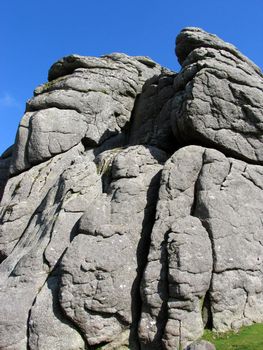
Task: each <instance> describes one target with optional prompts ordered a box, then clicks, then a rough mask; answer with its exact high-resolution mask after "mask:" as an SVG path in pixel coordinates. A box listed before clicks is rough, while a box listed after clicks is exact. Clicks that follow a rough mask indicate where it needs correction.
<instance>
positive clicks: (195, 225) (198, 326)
mask: <svg viewBox="0 0 263 350" xmlns="http://www.w3.org/2000/svg"><path fill="white" fill-rule="evenodd" d="M262 171H263V168H262V166H258V165H250V164H246V163H245V162H242V161H239V160H235V159H232V158H227V157H226V156H224V155H223V154H222V153H220V152H218V151H215V150H212V149H204V148H201V147H198V146H189V147H186V148H182V149H180V150H179V151H177V152H176V153H175V154H174V156H173V157H172V158H170V159H169V161H168V162H167V163H166V165H165V167H164V170H163V174H162V180H161V184H162V185H161V188H160V192H159V198H160V199H159V202H158V205H157V214H156V222H155V225H154V228H153V232H152V243H151V250H150V253H149V256H148V264H147V268H146V270H145V273H144V278H143V282H142V288H141V291H142V298H143V309H142V311H143V312H142V318H141V321H140V337H141V342H142V348H145V349H148V348H149V349H155V348H156V349H158V348H160V346H161V343H163V344H164V346H165V348H166V349H174V348H176V349H177V348H179V347H180V346H183V347H185V346H186V345H187V343H188V342H191V341H193V340H194V339H196V338H198V337H200V336H201V335H202V331H203V324H202V306H203V302H204V299H205V298H208V299H209V300H210V308H211V309H210V310H209V313H211V320H210V322H212V326H213V328H214V329H215V330H217V331H227V330H230V329H235V328H239V327H241V326H242V325H248V324H251V323H253V322H262V320H263V318H262V315H263V313H262V297H263V296H262V292H263V290H262V287H261V281H262V256H263V250H262V249H263V247H262V217H263V211H262V201H263V193H262V188H263V187H262V181H263V177H262ZM199 226H200V228H199ZM194 232H195V233H196V235H197V237H195V235H194V234H193V233H194ZM202 232H203V233H202ZM175 233H176V234H175ZM199 239H200V241H199ZM210 241H211V242H210ZM206 242H207V243H206ZM184 245H185V246H184ZM211 246H212V250H211ZM209 247H210V248H209ZM171 252H172V254H171ZM191 258H192V259H191ZM212 260H213V269H212ZM192 264H193V265H192ZM209 266H210V268H209ZM195 269H196V270H195ZM194 270H195V271H194ZM210 281H211V282H210ZM210 283H211V285H210ZM160 291H162V292H161V293H160ZM194 297H195V298H196V303H195V302H194V301H195V298H194ZM198 300H199V304H198V303H197V301H198ZM184 312H185V313H186V314H185V315H184ZM180 315H181V319H180ZM165 319H166V320H165ZM180 321H181V323H180Z"/></svg>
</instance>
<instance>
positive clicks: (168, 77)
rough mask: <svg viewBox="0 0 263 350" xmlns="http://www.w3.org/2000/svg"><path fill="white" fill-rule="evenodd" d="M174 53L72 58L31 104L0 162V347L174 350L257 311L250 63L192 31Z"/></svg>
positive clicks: (255, 93)
mask: <svg viewBox="0 0 263 350" xmlns="http://www.w3.org/2000/svg"><path fill="white" fill-rule="evenodd" d="M176 54H177V57H178V60H179V62H180V63H181V65H182V69H181V71H180V72H178V73H175V72H171V71H169V70H168V69H166V68H163V67H161V66H160V65H158V64H157V63H155V62H154V61H152V60H151V59H150V58H148V57H129V56H127V55H124V54H111V55H107V56H103V57H101V58H96V57H83V56H77V55H72V56H68V57H65V58H63V59H61V60H59V61H58V62H56V63H55V64H54V65H53V66H52V67H51V68H50V70H49V75H48V79H49V82H48V83H46V84H44V85H42V86H40V87H38V88H36V90H35V91H34V97H33V98H32V99H31V100H29V101H28V102H27V105H26V113H25V114H24V116H23V117H22V120H21V122H20V125H19V127H18V131H17V137H16V141H15V144H14V145H13V146H12V147H11V148H9V149H8V150H7V151H6V152H5V153H4V154H3V155H2V156H1V158H0V196H1V197H2V200H1V207H0V214H1V227H0V262H1V263H0V349H3V350H28V349H30V350H50V349H54V350H59V349H63V350H84V349H96V348H101V349H105V350H107V349H108V350H110V349H133V350H137V349H138V350H139V349H142V350H148V349H149V350H151V349H152V350H159V349H166V350H179V349H180V350H181V349H186V348H187V347H188V346H190V344H191V343H193V345H192V347H194V346H195V345H194V344H195V341H196V340H197V339H199V338H200V337H201V336H202V333H203V330H204V328H205V327H208V328H211V329H214V330H216V331H220V332H221V331H223V332H224V331H228V330H231V329H237V328H239V327H241V326H243V325H248V324H251V323H253V322H263V302H262V300H263V265H262V263H263V230H262V222H263V205H262V204H263V166H262V164H263V147H262V141H263V139H262V128H263V79H262V74H261V72H260V70H259V68H258V67H256V66H255V64H253V63H252V62H251V61H249V59H248V58H246V57H245V56H243V55H242V54H241V53H240V52H239V51H238V50H237V49H236V48H235V47H234V46H233V45H231V44H228V43H225V42H224V41H222V40H221V39H219V38H218V37H216V36H215V35H212V34H209V33H206V32H204V31H203V30H201V29H199V28H185V29H183V30H182V31H181V33H180V34H179V35H178V37H177V39H176ZM206 346H210V345H209V344H206Z"/></svg>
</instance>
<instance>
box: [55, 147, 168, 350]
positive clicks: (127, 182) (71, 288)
mask: <svg viewBox="0 0 263 350" xmlns="http://www.w3.org/2000/svg"><path fill="white" fill-rule="evenodd" d="M165 159H166V155H165V153H164V152H162V151H159V150H158V149H155V148H145V147H143V146H134V147H130V148H127V149H125V150H119V153H117V155H115V158H114V159H113V161H112V164H111V163H108V165H107V166H108V167H110V169H107V171H108V172H109V171H110V173H111V175H110V176H111V177H112V182H111V184H110V186H109V187H108V188H107V195H106V194H104V195H103V196H102V197H101V198H100V199H98V200H97V201H96V202H95V203H94V204H93V205H92V207H91V208H89V209H88V211H87V212H86V213H85V214H84V216H83V217H82V218H81V221H80V226H79V232H80V234H79V235H77V237H75V238H74V240H73V242H72V244H71V246H70V248H69V249H68V251H67V252H66V254H65V256H64V257H63V260H62V282H61V293H60V303H61V306H62V308H63V310H64V312H65V313H66V315H67V316H68V317H69V318H70V319H71V320H72V321H73V322H74V323H75V324H76V325H77V326H78V328H80V329H81V330H82V332H83V334H84V336H85V339H86V340H87V343H88V344H89V345H96V344H99V343H103V342H110V341H114V339H115V338H116V337H117V336H119V334H121V333H122V332H124V331H126V330H127V329H129V327H130V326H132V327H134V326H136V320H137V318H138V316H139V314H138V311H139V310H138V306H137V305H136V304H137V303H139V300H138V283H139V277H140V274H141V273H142V268H143V263H144V261H145V260H146V258H147V242H148V240H149V235H150V232H151V227H152V222H153V213H154V208H155V203H156V199H157V198H156V194H157V191H156V188H158V177H159V175H158V173H159V172H160V170H161V169H162V165H161V164H162V163H163V162H164V161H165ZM102 160H103V157H102ZM106 164H107V163H106ZM104 169H105V168H104ZM105 170H106V169H105ZM134 342H136V339H134Z"/></svg>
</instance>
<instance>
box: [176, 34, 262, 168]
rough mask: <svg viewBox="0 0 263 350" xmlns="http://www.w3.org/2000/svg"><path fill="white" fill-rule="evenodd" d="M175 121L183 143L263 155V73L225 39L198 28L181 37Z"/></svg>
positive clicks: (242, 155) (238, 154)
mask: <svg viewBox="0 0 263 350" xmlns="http://www.w3.org/2000/svg"><path fill="white" fill-rule="evenodd" d="M177 53H178V55H179V59H180V60H181V61H182V64H183V68H182V71H181V72H180V73H179V74H178V75H177V76H176V78H175V80H174V88H175V90H177V91H178V92H177V93H175V95H174V98H173V102H172V112H171V123H172V127H173V131H174V134H175V136H176V138H177V139H178V140H179V141H180V142H181V144H189V143H193V142H194V143H199V144H202V145H207V146H211V147H215V148H217V149H220V150H222V151H223V152H225V153H226V154H227V155H230V156H234V157H236V158H239V159H245V160H248V161H253V162H259V163H261V164H262V161H263V152H262V150H263V147H262V142H263V139H262V125H263V124H262V122H263V114H262V104H263V78H262V74H261V72H260V71H259V69H258V68H257V67H255V65H253V64H252V63H251V62H250V61H248V59H246V58H245V57H244V56H242V55H241V54H240V53H238V51H237V50H236V49H234V48H233V47H232V46H230V45H228V44H224V42H222V40H220V39H218V38H216V37H215V36H212V35H210V34H208V33H205V32H203V31H201V30H198V29H191V28H190V29H186V30H184V31H183V32H182V33H181V34H180V35H179V37H178V39H177Z"/></svg>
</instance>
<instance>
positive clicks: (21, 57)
mask: <svg viewBox="0 0 263 350" xmlns="http://www.w3.org/2000/svg"><path fill="white" fill-rule="evenodd" d="M262 14H263V0H249V1H248V0H187V1H183V0H180V1H177V0H162V1H161V0H131V1H124V0H73V1H69V0H63V1H62V0H0V33H1V36H0V37H1V41H2V43H1V47H2V50H1V55H0V67H1V79H0V121H1V129H0V153H2V151H4V149H5V148H7V147H8V146H9V145H11V144H12V143H13V142H14V138H15V133H16V129H17V125H18V123H19V120H20V119H21V117H22V115H23V112H24V108H25V102H26V100H27V99H29V98H30V97H31V96H32V92H33V90H34V88H35V87H36V86H37V85H40V84H42V83H44V82H45V81H46V80H47V71H48V69H49V67H50V65H51V64H52V63H53V62H55V61H56V60H57V59H59V58H61V57H62V56H65V55H68V54H71V53H78V54H81V55H90V56H100V55H103V54H106V53H110V52H124V53H127V54H130V55H147V56H150V57H151V58H152V59H154V60H155V61H157V62H159V63H160V64H162V65H164V66H166V67H169V68H171V69H173V70H178V69H179V66H178V63H177V59H176V57H175V54H174V40H175V36H176V35H177V34H178V32H179V31H180V30H181V29H182V28H183V27H186V26H198V27H202V28H203V29H205V30H207V31H209V32H212V33H215V34H217V35H218V36H220V37H221V38H223V39H224V40H226V41H228V42H231V43H233V44H234V45H235V46H237V47H238V48H239V49H240V50H241V51H242V52H243V53H244V54H245V55H247V56H248V57H249V58H250V59H252V60H253V61H254V62H255V63H256V64H257V65H259V66H260V67H261V69H262V68H263V20H262Z"/></svg>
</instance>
